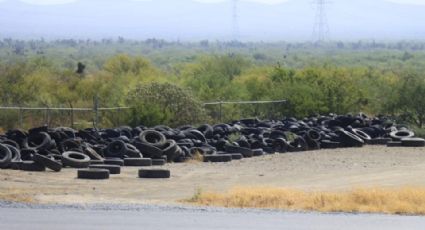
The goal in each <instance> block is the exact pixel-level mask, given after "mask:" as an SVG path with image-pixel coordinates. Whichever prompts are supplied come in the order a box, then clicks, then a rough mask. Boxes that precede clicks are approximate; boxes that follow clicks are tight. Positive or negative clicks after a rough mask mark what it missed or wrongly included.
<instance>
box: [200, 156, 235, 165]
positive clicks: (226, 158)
mask: <svg viewBox="0 0 425 230" xmlns="http://www.w3.org/2000/svg"><path fill="white" fill-rule="evenodd" d="M230 161H232V155H231V154H221V155H205V156H204V162H214V163H216V162H230Z"/></svg>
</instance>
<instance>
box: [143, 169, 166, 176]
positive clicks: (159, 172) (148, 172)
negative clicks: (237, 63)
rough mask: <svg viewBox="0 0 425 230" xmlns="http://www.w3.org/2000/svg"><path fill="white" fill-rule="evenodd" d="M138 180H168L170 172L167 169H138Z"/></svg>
mask: <svg viewBox="0 0 425 230" xmlns="http://www.w3.org/2000/svg"><path fill="white" fill-rule="evenodd" d="M139 177H140V178H170V170H167V169H140V170H139Z"/></svg>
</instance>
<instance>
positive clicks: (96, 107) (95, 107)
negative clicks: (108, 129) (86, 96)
mask: <svg viewBox="0 0 425 230" xmlns="http://www.w3.org/2000/svg"><path fill="white" fill-rule="evenodd" d="M93 110H94V122H93V123H94V128H96V129H97V128H98V126H99V99H98V97H97V95H96V96H95V97H94V102H93Z"/></svg>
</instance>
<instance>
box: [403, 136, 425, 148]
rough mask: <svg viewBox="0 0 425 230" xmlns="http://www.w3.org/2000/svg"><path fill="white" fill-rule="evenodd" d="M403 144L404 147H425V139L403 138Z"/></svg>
mask: <svg viewBox="0 0 425 230" xmlns="http://www.w3.org/2000/svg"><path fill="white" fill-rule="evenodd" d="M401 144H402V145H403V146H404V147H425V139H423V138H403V139H401Z"/></svg>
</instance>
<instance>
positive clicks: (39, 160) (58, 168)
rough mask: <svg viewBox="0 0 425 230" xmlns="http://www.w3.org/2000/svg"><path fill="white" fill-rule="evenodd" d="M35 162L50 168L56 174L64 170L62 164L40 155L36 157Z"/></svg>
mask: <svg viewBox="0 0 425 230" xmlns="http://www.w3.org/2000/svg"><path fill="white" fill-rule="evenodd" d="M34 162H36V163H38V164H40V165H43V166H44V167H46V168H49V169H51V170H53V171H55V172H60V171H61V169H62V163H60V162H58V161H55V160H54V159H52V158H49V157H46V156H42V155H40V154H35V155H34Z"/></svg>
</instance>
